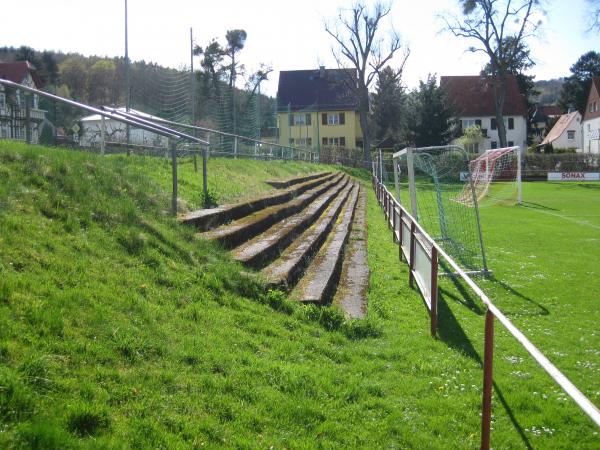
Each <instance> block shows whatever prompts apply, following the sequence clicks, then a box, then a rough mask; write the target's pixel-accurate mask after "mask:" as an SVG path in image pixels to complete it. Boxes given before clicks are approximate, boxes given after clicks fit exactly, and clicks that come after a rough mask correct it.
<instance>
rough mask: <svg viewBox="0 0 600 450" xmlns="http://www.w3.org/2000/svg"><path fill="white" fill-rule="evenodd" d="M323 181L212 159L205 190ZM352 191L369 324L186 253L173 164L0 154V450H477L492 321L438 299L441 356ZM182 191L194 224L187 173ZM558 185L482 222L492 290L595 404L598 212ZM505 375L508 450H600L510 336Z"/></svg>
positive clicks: (13, 150) (32, 150)
mask: <svg viewBox="0 0 600 450" xmlns="http://www.w3.org/2000/svg"><path fill="white" fill-rule="evenodd" d="M325 169H326V167H323V166H313V165H308V164H303V163H283V162H254V161H241V160H237V161H233V160H221V159H211V161H210V169H209V170H210V171H211V172H209V174H210V173H213V174H215V176H214V177H212V178H211V179H209V185H210V187H211V190H212V191H213V192H214V194H215V195H216V197H217V198H218V199H219V200H220V201H221V202H224V201H232V200H234V199H236V198H240V197H244V196H253V195H256V194H257V193H259V192H265V191H266V190H268V189H269V188H268V186H267V185H265V184H264V183H263V182H262V181H264V179H265V178H286V177H289V176H293V175H298V174H301V173H307V172H309V171H322V170H325ZM353 173H354V174H355V175H359V176H362V177H364V178H363V179H364V180H365V181H366V183H365V186H366V187H367V191H368V211H367V214H368V224H369V225H368V227H369V228H368V233H369V242H368V249H369V265H370V268H371V273H372V275H371V280H370V289H369V293H368V301H369V305H368V308H369V318H368V319H367V320H364V321H346V320H344V319H343V317H342V315H341V314H340V313H339V312H337V311H335V310H332V309H329V308H323V309H319V308H316V307H303V306H300V305H296V304H294V303H291V302H290V301H288V300H287V298H286V297H285V295H283V294H282V293H279V292H268V291H267V290H266V289H265V286H264V284H263V283H262V281H261V280H260V279H259V278H258V277H256V276H255V275H253V274H248V273H247V272H245V271H243V270H242V267H241V266H240V265H238V264H236V263H234V262H233V261H232V260H231V259H230V258H229V255H228V254H227V253H226V252H224V251H223V250H222V249H220V248H218V247H217V246H215V245H212V244H210V243H208V242H203V241H198V240H196V239H194V236H193V231H192V230H190V229H187V228H186V227H182V226H180V225H178V224H177V223H176V222H175V220H174V219H173V218H171V217H170V216H169V215H168V212H167V211H168V208H169V187H170V178H169V177H170V167H169V164H168V162H167V161H166V160H163V159H160V158H141V157H131V158H127V157H125V156H111V157H106V158H100V157H98V156H95V155H90V154H84V153H77V152H69V151H63V150H55V149H43V148H39V147H27V146H24V145H19V144H15V143H9V142H0V448H44V449H52V448H61V449H64V448H94V449H96V448H132V447H133V448H205V447H207V448H224V447H225V448H270V447H273V448H381V447H386V448H477V447H478V445H479V426H480V424H479V411H480V402H481V361H480V360H481V347H482V336H483V315H482V314H483V307H482V305H480V304H478V303H477V302H476V301H474V300H472V299H470V298H468V297H467V298H465V297H463V296H462V294H460V292H459V291H458V289H457V287H456V286H454V285H452V284H450V283H443V284H442V299H441V302H440V314H441V316H440V339H432V338H431V337H430V336H429V328H428V317H427V314H426V310H425V308H424V306H423V305H422V301H421V299H420V297H419V295H418V293H417V292H415V291H413V290H410V289H409V288H408V285H407V279H408V274H407V269H406V266H405V265H404V263H399V262H398V260H397V247H396V245H395V244H393V243H392V240H391V232H390V231H389V230H388V228H387V225H386V224H385V223H384V220H383V214H382V211H381V209H380V207H379V206H378V205H377V202H376V201H375V198H374V195H373V193H372V192H371V191H370V189H369V186H370V184H369V182H368V176H367V175H366V174H365V173H361V172H360V171H353ZM180 177H181V180H182V184H181V194H182V197H183V200H184V201H185V202H186V203H187V204H188V205H191V206H194V205H196V204H198V202H199V199H200V198H199V194H198V192H199V191H200V189H199V187H200V186H201V181H202V180H201V177H200V176H199V174H198V173H195V172H194V171H193V168H192V163H191V161H187V162H184V163H183V164H182V165H181V172H180ZM561 186H562V185H548V184H545V183H540V184H531V185H529V184H528V185H526V190H525V200H526V201H528V202H530V204H528V206H526V207H519V208H515V207H498V208H489V209H486V210H485V211H484V212H483V216H484V217H483V218H484V226H485V230H486V238H487V242H488V248H489V253H490V259H491V261H492V263H491V266H492V269H493V270H494V274H495V279H494V280H489V281H485V282H483V286H484V289H485V290H486V291H488V292H489V293H490V294H491V295H492V296H493V297H494V299H495V301H496V302H497V303H498V305H499V306H500V307H501V308H502V309H503V310H504V311H506V312H507V313H508V314H509V316H510V317H511V319H512V320H514V322H515V323H516V324H517V325H518V326H520V327H522V328H523V331H524V332H525V333H526V334H527V335H528V336H529V337H530V338H531V339H532V340H533V342H534V343H536V344H537V345H539V346H540V348H541V349H542V350H543V351H545V352H547V354H548V356H549V357H550V358H551V359H552V360H553V361H555V362H556V364H557V365H558V366H559V367H560V368H561V369H563V370H564V371H565V373H566V374H567V375H568V376H569V377H571V378H572V379H573V381H574V382H575V383H576V384H577V385H578V386H579V387H580V388H581V389H582V390H583V391H584V392H585V393H586V394H587V395H588V396H590V398H592V400H593V401H595V402H596V403H599V402H600V392H599V391H600V388H599V386H598V381H597V380H598V368H599V363H600V362H599V354H598V351H597V350H598V348H600V346H599V345H598V337H597V336H596V334H595V333H596V329H597V327H594V326H593V323H594V318H595V317H598V313H597V311H596V310H595V309H594V304H595V303H594V301H595V293H594V291H596V292H598V291H599V289H598V282H597V278H598V277H597V268H595V266H594V255H595V254H597V253H598V247H599V243H598V241H597V240H593V239H596V237H597V236H598V229H597V228H598V227H600V220H599V217H598V214H599V211H600V207H599V205H598V200H597V198H598V197H597V194H595V193H594V190H593V189H592V188H586V187H581V186H575V185H569V186H566V187H564V188H561ZM534 204H535V205H534ZM540 205H542V206H540ZM585 205H588V206H589V207H584V206H585ZM544 207H545V208H544ZM548 208H553V209H548ZM542 209H543V210H544V211H545V210H546V209H547V212H541V210H542ZM593 211H595V216H594V213H593ZM586 214H587V215H586ZM565 217H567V218H565ZM586 223H587V224H588V225H585V224H586ZM507 228H508V231H507ZM573 231H576V233H575V236H576V237H575V238H573V237H572V236H571V235H572V234H573V233H572V232H573ZM507 233H509V234H510V236H509V237H507ZM573 239H576V240H575V241H573ZM559 257H560V258H559ZM594 272H595V275H594ZM564 274H567V275H564ZM584 282H585V283H587V287H584V286H582V284H584ZM594 283H595V284H594ZM495 370H496V390H495V393H494V424H493V428H494V429H493V432H492V433H493V434H492V443H493V446H494V447H495V448H523V447H526V446H531V447H534V448H573V447H574V446H577V447H578V448H594V447H597V443H598V435H597V434H594V433H597V431H598V430H597V429H596V428H595V427H594V426H593V425H592V424H591V421H589V420H588V419H587V418H586V417H585V416H584V415H583V414H582V413H580V412H579V411H578V409H577V408H576V407H575V406H573V404H572V402H570V401H569V400H568V399H566V398H565V396H564V395H562V394H561V393H560V391H559V390H558V388H556V387H555V386H554V385H553V384H552V382H551V381H550V379H549V378H548V377H547V376H546V375H544V373H543V372H542V371H541V370H540V369H539V368H537V367H536V366H535V364H534V363H532V361H531V359H530V358H528V357H527V355H526V354H525V352H524V351H523V350H522V349H520V347H519V345H518V344H516V342H515V341H514V340H513V339H511V338H510V337H509V336H507V333H505V332H503V331H502V330H501V329H499V328H498V334H497V347H496V360H495Z"/></svg>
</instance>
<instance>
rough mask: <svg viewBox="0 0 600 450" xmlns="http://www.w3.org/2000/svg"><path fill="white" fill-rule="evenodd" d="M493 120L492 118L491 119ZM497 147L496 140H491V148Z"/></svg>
mask: <svg viewBox="0 0 600 450" xmlns="http://www.w3.org/2000/svg"><path fill="white" fill-rule="evenodd" d="M492 120H494V119H492ZM495 148H498V142H497V141H492V149H495Z"/></svg>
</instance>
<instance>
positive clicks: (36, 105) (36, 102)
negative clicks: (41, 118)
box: [33, 94, 39, 109]
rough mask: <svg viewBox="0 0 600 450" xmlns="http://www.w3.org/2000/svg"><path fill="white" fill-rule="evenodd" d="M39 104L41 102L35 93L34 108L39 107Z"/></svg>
mask: <svg viewBox="0 0 600 450" xmlns="http://www.w3.org/2000/svg"><path fill="white" fill-rule="evenodd" d="M38 104H39V101H38V96H37V94H33V109H38Z"/></svg>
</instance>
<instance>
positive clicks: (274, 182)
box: [265, 172, 331, 189]
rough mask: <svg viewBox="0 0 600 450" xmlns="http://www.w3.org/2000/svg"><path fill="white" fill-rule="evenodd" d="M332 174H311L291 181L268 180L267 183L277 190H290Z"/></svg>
mask: <svg viewBox="0 0 600 450" xmlns="http://www.w3.org/2000/svg"><path fill="white" fill-rule="evenodd" d="M330 173H331V172H320V173H314V174H311V175H305V176H303V177H298V178H292V179H290V180H267V181H265V183H267V184H269V185H271V186H273V187H274V188H276V189H285V188H288V187H290V186H293V185H294V184H299V183H304V182H306V181H310V180H314V179H316V178H321V177H324V176H325V175H328V174H330Z"/></svg>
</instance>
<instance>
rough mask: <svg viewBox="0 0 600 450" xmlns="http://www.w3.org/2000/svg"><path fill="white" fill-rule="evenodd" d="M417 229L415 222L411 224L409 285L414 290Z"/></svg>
mask: <svg viewBox="0 0 600 450" xmlns="http://www.w3.org/2000/svg"><path fill="white" fill-rule="evenodd" d="M415 229H416V225H415V222H414V221H411V222H410V252H409V255H410V260H409V261H408V285H409V286H410V287H411V288H412V287H413V284H414V278H415V277H414V275H413V269H414V268H415V250H416V249H415V245H417V244H416V242H415V239H416V238H415Z"/></svg>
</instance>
